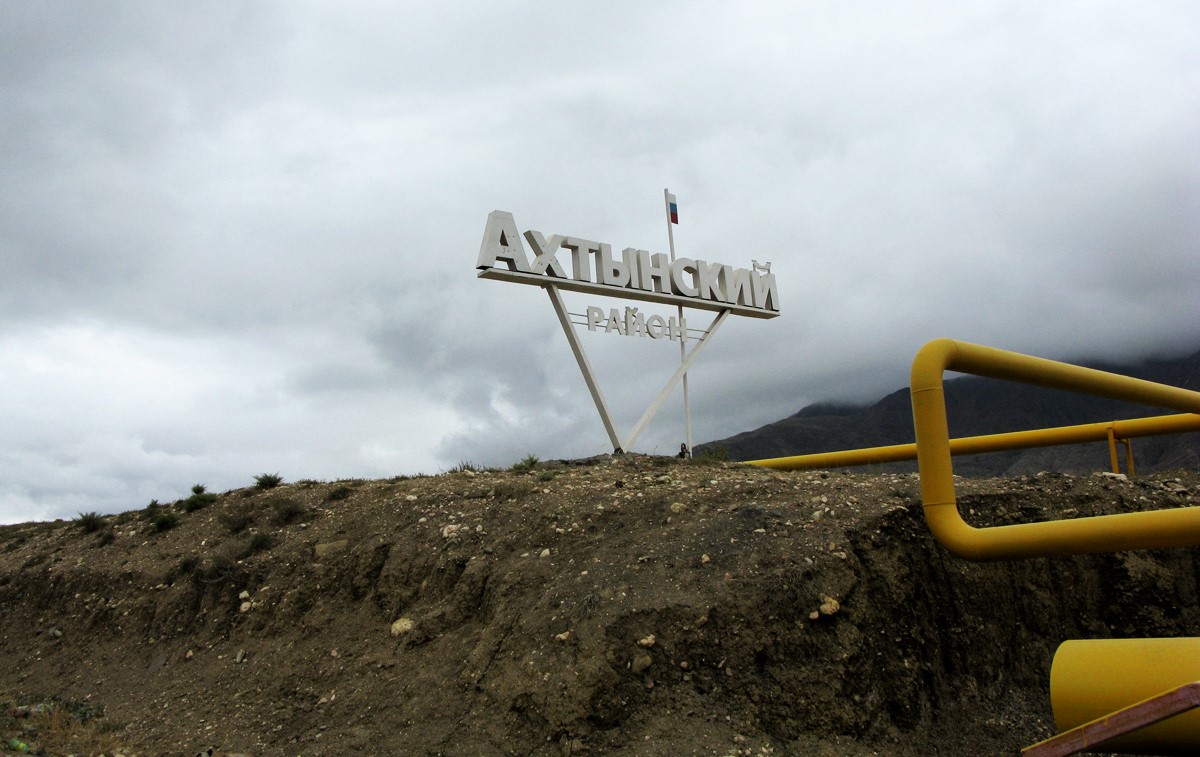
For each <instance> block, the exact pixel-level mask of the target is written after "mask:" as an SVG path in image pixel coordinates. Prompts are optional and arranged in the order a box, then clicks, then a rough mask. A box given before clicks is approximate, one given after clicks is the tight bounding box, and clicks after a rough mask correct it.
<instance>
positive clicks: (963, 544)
mask: <svg viewBox="0 0 1200 757" xmlns="http://www.w3.org/2000/svg"><path fill="white" fill-rule="evenodd" d="M947 370H958V371H962V372H964V373H974V374H976V375H981V376H989V377H991V378H999V379H1006V380H1010V381H1022V382H1025V383H1030V384H1038V385H1041V386H1048V387H1052V388H1058V389H1069V390H1073V391H1078V392H1085V393H1088V394H1095V395H1099V396H1104V397H1111V398H1114V399H1122V400H1128V401H1131V402H1140V403H1143V404H1152V405H1160V406H1163V407H1169V408H1174V409H1176V410H1183V411H1185V412H1186V413H1198V412H1200V392H1193V391H1189V390H1187V389H1180V388H1177V387H1171V386H1165V385H1163V384H1156V383H1153V382H1150V381H1143V380H1140V379H1134V378H1129V377H1127V376H1118V375H1116V374H1111V373H1105V372H1103V371H1097V370H1093V369H1090V368H1082V367H1079V366H1074V365H1069V364H1066V363H1057V362H1054V361H1052V360H1045V359H1043V358H1035V357H1030V356H1028V355H1021V354H1018V353H1015V352H1006V351H1004V350H998V349H995V348H992V347H983V346H980V345H977V344H970V343H969V342H957V341H954V340H952V339H935V340H933V341H931V342H929V343H928V344H926V345H925V346H924V347H922V348H921V349H920V350H919V351H918V352H917V355H916V357H915V358H914V359H913V365H912V376H911V380H912V384H911V392H912V410H913V431H914V432H915V435H916V447H917V468H918V470H919V471H920V476H921V503H922V505H923V508H924V512H925V520H926V522H927V523H928V524H929V528H930V531H931V532H932V533H933V535H934V536H935V537H936V538H937V540H938V541H939V542H940V543H941V544H942V545H943V546H945V547H946V549H948V550H949V551H950V552H951V553H952V554H955V555H957V556H959V557H963V558H966V559H970V560H999V559H1008V558H1014V557H1044V556H1050V555H1066V554H1077V553H1083V552H1102V551H1112V550H1123V549H1153V548H1160V547H1180V546H1189V545H1193V544H1200V508H1195V507H1190V508H1180V509H1177V510H1164V511H1152V512H1141V513H1124V514H1119V515H1106V516H1099V517H1093V518H1078V519H1074V520H1066V521H1061V520H1060V521H1050V522H1046V523H1025V524H1018V525H1013V526H995V527H991V528H975V527H972V526H970V525H969V524H967V523H966V522H965V521H964V520H963V519H962V515H961V514H960V513H959V511H958V503H957V501H956V499H955V491H954V470H953V466H952V463H951V444H950V433H949V429H948V424H947V421H946V401H945V393H944V389H943V386H942V384H943V374H944V373H945V371H947ZM1147 420H1149V421H1151V423H1150V424H1145V425H1155V424H1157V425H1164V426H1165V425H1173V426H1180V427H1183V426H1187V425H1190V424H1194V423H1195V422H1196V419H1195V418H1194V417H1191V418H1188V417H1186V416H1180V417H1178V418H1162V419H1147ZM1053 431H1054V430H1052V429H1051V430H1046V431H1043V432H1040V433H1041V434H1043V435H1044V436H1045V438H1046V440H1047V441H1049V440H1051V439H1053V438H1054V437H1053ZM1072 433H1074V432H1072Z"/></svg>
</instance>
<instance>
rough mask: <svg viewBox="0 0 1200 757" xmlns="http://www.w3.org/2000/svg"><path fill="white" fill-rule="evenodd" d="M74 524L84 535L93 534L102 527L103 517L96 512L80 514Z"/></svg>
mask: <svg viewBox="0 0 1200 757" xmlns="http://www.w3.org/2000/svg"><path fill="white" fill-rule="evenodd" d="M75 523H76V524H77V525H78V526H79V528H80V530H81V531H83V532H84V533H85V534H94V533H96V532H97V531H99V530H100V529H101V528H102V527H103V526H104V516H102V515H101V514H100V513H97V512H90V513H80V514H79V517H78V518H76V519H75Z"/></svg>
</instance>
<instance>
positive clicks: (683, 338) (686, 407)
mask: <svg viewBox="0 0 1200 757" xmlns="http://www.w3.org/2000/svg"><path fill="white" fill-rule="evenodd" d="M663 206H664V207H665V209H666V211H667V243H668V244H669V246H670V248H671V262H672V263H674V262H675V230H674V229H672V228H671V227H672V226H674V225H675V223H676V221H674V220H673V219H672V218H671V192H670V190H668V189H666V188H664V189H663ZM676 217H678V216H676ZM678 309H679V316H678V317H679V363H680V364H681V365H682V364H684V363H686V362H687V327H686V325H685V324H684V321H683V305H679V306H678ZM683 425H684V429H685V432H686V434H687V456H688V457H691V456H692V410H691V405H690V404H689V402H688V375H687V372H686V371H684V374H683Z"/></svg>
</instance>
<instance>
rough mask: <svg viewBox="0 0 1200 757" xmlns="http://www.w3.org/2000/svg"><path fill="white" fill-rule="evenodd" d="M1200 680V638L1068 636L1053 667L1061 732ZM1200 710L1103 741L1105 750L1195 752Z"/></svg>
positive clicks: (1054, 700)
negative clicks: (1079, 638)
mask: <svg viewBox="0 0 1200 757" xmlns="http://www.w3.org/2000/svg"><path fill="white" fill-rule="evenodd" d="M1197 680H1200V638H1180V639H1087V640H1083V641H1064V642H1063V643H1062V645H1061V646H1060V647H1059V648H1058V651H1057V652H1056V653H1055V654H1054V664H1053V665H1052V666H1051V668H1050V703H1051V706H1052V707H1053V709H1054V722H1055V725H1057V726H1058V730H1059V731H1060V732H1063V731H1069V730H1071V729H1072V728H1075V727H1077V726H1080V725H1083V724H1084V723H1088V722H1090V721H1093V720H1096V719H1097V718H1103V717H1106V716H1111V715H1112V714H1113V713H1115V712H1117V711H1118V710H1121V709H1124V708H1126V707H1129V706H1130V705H1133V704H1136V703H1138V702H1140V701H1142V700H1145V699H1149V698H1150V697H1153V696H1155V695H1158V694H1162V693H1163V692H1165V691H1169V690H1171V689H1173V688H1175V687H1176V686H1180V685H1182V684H1185V683H1191V682H1192V681H1197ZM1197 734H1200V710H1192V711H1190V712H1187V713H1185V714H1181V715H1176V716H1175V717H1172V718H1170V719H1169V720H1165V721H1163V722H1160V723H1158V724H1157V725H1152V726H1149V727H1147V728H1143V729H1141V730H1138V731H1136V732H1134V733H1130V734H1128V735H1126V736H1122V737H1120V738H1118V739H1115V740H1113V741H1110V742H1105V743H1103V744H1102V745H1101V746H1100V748H1101V750H1102V751H1105V752H1121V753H1129V754H1188V755H1194V754H1196V748H1197Z"/></svg>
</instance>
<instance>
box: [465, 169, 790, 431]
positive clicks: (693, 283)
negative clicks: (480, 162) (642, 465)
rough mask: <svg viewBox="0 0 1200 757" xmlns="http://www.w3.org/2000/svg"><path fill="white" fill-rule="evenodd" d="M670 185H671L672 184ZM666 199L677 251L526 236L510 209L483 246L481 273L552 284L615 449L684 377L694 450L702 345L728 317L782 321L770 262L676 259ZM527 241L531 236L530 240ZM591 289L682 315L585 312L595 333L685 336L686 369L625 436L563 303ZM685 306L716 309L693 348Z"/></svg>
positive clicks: (500, 214)
mask: <svg viewBox="0 0 1200 757" xmlns="http://www.w3.org/2000/svg"><path fill="white" fill-rule="evenodd" d="M664 192H665V190H664ZM664 198H665V200H666V204H667V233H668V240H669V243H670V247H671V255H670V257H669V258H668V256H667V255H664V254H662V253H651V252H648V251H646V250H639V249H635V248H632V247H627V248H625V249H624V250H622V252H621V254H620V256H619V257H617V256H614V255H613V249H612V245H609V244H606V243H603V242H593V241H591V240H587V239H581V238H579V237H573V236H566V235H561V234H551V235H545V234H542V232H540V231H534V230H532V229H531V230H529V231H526V232H525V233H524V234H521V233H519V232H518V231H517V226H516V222H515V221H514V220H513V216H512V213H508V212H505V211H502V210H495V211H492V212H491V213H490V214H489V215H488V220H487V227H486V228H485V229H484V232H483V242H482V243H481V244H480V246H479V258H478V260H477V262H476V264H475V267H476V268H477V269H479V277H480V278H486V279H498V280H501V281H514V282H517V283H521V284H534V285H536V286H540V287H542V288H544V289H545V290H546V293H547V294H548V295H549V297H550V303H551V305H552V306H553V307H554V312H555V314H556V315H557V316H558V321H559V324H560V325H561V326H562V329H563V333H564V334H566V336H567V342H568V344H570V346H571V352H572V353H573V354H574V355H575V362H576V363H578V365H579V371H580V373H582V374H583V380H584V382H585V383H586V384H587V387H588V391H589V392H590V393H591V395H592V401H593V402H594V403H595V405H596V411H597V412H598V413H599V414H600V420H601V421H602V422H603V424H604V430H605V432H606V433H607V434H608V440H609V442H610V443H611V444H612V446H613V451H614V452H617V453H620V452H624V451H626V450H629V449H630V447H632V446H633V443H634V441H636V440H637V438H638V436H639V435H640V434H641V433H642V431H643V430H644V429H645V427H646V425H647V424H649V423H650V421H651V419H653V418H654V416H655V414H656V413H657V412H658V410H659V408H660V407H661V406H662V404H663V402H664V401H666V398H667V397H668V396H669V395H670V393H671V392H672V391H673V390H674V388H675V385H676V384H678V383H679V382H680V381H682V382H683V387H684V416H685V421H686V426H687V451H688V454H689V455H690V454H691V448H692V428H691V410H690V407H689V406H688V393H687V392H688V386H687V374H688V370H689V368H691V366H692V364H693V363H694V362H695V361H696V358H697V357H698V356H699V354H700V352H701V351H702V350H703V349H704V348H705V347H706V346H707V345H708V344H709V342H711V341H712V337H713V334H715V333H716V331H717V329H718V328H720V326H721V324H722V323H724V322H725V319H726V318H727V317H728V316H730V315H741V316H748V317H751V318H775V317H776V316H778V315H779V292H778V287H777V285H776V281H775V276H774V275H773V274H772V273H771V264H770V263H767V264H765V265H759V264H758V262H757V261H752V263H753V266H752V268H751V269H745V268H734V267H733V266H731V265H724V264H721V263H709V262H706V261H704V260H692V259H691V258H677V257H675V238H674V233H673V231H672V229H671V225H672V224H675V223H678V210H677V206H676V204H675V196H674V195H672V194H671V193H670V192H665V195H664ZM523 240H524V241H523ZM525 242H528V244H529V245H530V248H531V249H532V252H533V258H532V259H531V258H530V257H529V254H528V252H527V251H526V248H525ZM561 250H568V251H569V252H570V255H569V260H568V261H566V262H567V265H564V261H562V260H559V259H558V253H559V252H560V251H561ZM563 290H568V291H572V292H584V293H588V294H595V295H600V296H604V297H620V298H624V299H631V300H640V301H643V302H652V303H658V304H662V305H674V306H676V312H677V314H678V316H677V317H676V316H671V317H670V318H664V317H663V316H660V315H655V314H644V313H640V312H639V308H635V307H626V308H625V310H624V313H623V314H622V313H621V311H620V310H619V309H617V308H612V309H610V310H609V311H608V313H605V311H604V309H602V308H600V307H595V306H590V307H588V308H587V313H586V315H581V316H580V317H582V318H584V322H583V323H582V324H581V325H586V326H587V328H588V330H589V331H597V330H600V329H603V330H604V332H605V333H612V332H613V331H616V332H617V333H618V334H619V335H621V336H638V337H649V338H651V339H662V338H667V339H669V340H672V341H674V340H675V339H676V338H678V339H679V358H680V363H679V367H678V368H677V369H676V371H675V373H674V375H672V376H671V378H670V379H669V380H668V381H667V383H666V385H665V386H664V387H663V388H662V390H661V391H660V392H659V393H658V396H657V397H655V398H654V401H653V402H651V403H650V406H649V407H647V408H646V411H645V413H643V414H642V417H641V418H640V419H639V420H638V422H637V423H636V424H635V425H634V427H633V429H632V430H631V431H630V432H629V435H628V436H626V437H625V438H624V439H623V440H622V439H621V437H620V435H619V434H618V433H617V428H616V424H615V423H614V422H613V417H612V413H611V412H610V411H609V408H608V404H607V403H606V402H605V400H604V394H603V392H601V391H600V386H599V384H598V383H597V382H596V377H595V373H594V372H593V370H592V366H591V363H590V362H589V361H588V358H587V354H586V352H585V351H584V349H583V344H582V343H581V342H580V340H579V335H578V334H577V333H576V332H575V324H574V323H573V322H572V321H571V315H572V314H571V313H569V312H567V308H566V305H565V304H564V303H563V299H562V291H563ZM685 307H689V308H696V309H700V310H710V311H713V312H715V313H716V315H715V316H714V317H713V321H712V323H711V324H710V325H709V327H708V329H707V330H705V331H704V332H703V335H702V336H701V337H700V338H699V339H697V340H696V343H695V345H694V346H693V347H692V348H691V350H689V349H688V345H687V340H688V327H687V322H686V321H685V320H684V317H683V309H684V308H685Z"/></svg>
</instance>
